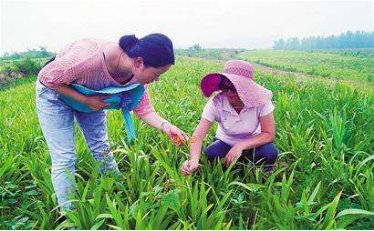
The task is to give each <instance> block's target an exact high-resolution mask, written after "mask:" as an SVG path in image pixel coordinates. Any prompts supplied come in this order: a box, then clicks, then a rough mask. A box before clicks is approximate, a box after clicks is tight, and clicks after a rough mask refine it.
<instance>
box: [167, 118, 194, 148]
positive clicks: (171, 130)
mask: <svg viewBox="0 0 374 231" xmlns="http://www.w3.org/2000/svg"><path fill="white" fill-rule="evenodd" d="M161 130H162V131H163V132H165V133H166V135H168V137H169V139H170V140H171V141H173V142H174V143H175V144H176V145H177V146H181V145H183V144H184V143H185V142H187V141H188V136H187V134H186V133H184V132H183V131H182V130H180V129H179V128H177V127H176V126H174V125H172V124H171V123H169V122H164V124H163V125H162V127H161Z"/></svg>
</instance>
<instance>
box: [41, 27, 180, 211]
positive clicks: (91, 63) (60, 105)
mask: <svg viewBox="0 0 374 231" xmlns="http://www.w3.org/2000/svg"><path fill="white" fill-rule="evenodd" d="M173 64H174V51H173V45H172V42H171V40H170V39H169V38H168V37H167V36H165V35H163V34H157V33H156V34H150V35H147V36H145V37H143V38H141V39H138V38H136V37H135V36H134V35H125V36H122V37H121V39H120V40H119V43H115V42H110V41H104V40H98V39H83V40H78V41H75V42H73V43H71V44H69V45H68V46H66V47H65V48H64V49H63V50H62V51H61V52H60V53H58V54H57V56H56V57H55V58H53V59H51V60H50V61H48V62H47V64H46V65H45V66H44V67H43V68H42V70H41V71H40V72H39V75H38V81H37V83H36V104H37V113H38V117H39V122H40V126H41V128H42V132H43V134H44V137H45V139H46V142H47V145H48V148H49V151H50V155H51V159H52V173H51V174H52V183H53V187H54V189H55V191H56V195H57V200H58V204H59V206H61V207H63V208H71V204H70V203H69V202H67V201H68V193H69V191H70V190H72V189H73V182H72V181H71V178H70V176H69V174H67V173H70V174H71V175H72V176H74V171H75V162H76V153H75V142H74V118H75V119H76V121H77V122H78V124H79V127H80V129H81V130H82V132H83V135H84V137H85V140H86V143H87V145H88V147H89V149H90V151H91V152H92V154H93V156H94V158H95V159H96V160H97V161H98V162H100V164H101V167H100V171H101V172H102V173H104V172H105V171H107V170H115V171H118V167H117V164H116V161H115V160H114V158H113V154H112V153H111V152H110V148H109V142H108V133H107V128H106V118H105V112H104V111H103V110H102V109H104V108H105V107H108V106H109V104H107V103H105V102H103V100H104V99H105V98H106V97H105V96H86V95H83V94H81V93H79V92H78V91H76V90H74V89H73V88H71V87H69V85H70V84H71V83H76V84H80V85H83V86H85V87H87V88H90V89H94V90H100V89H103V88H106V87H111V86H114V87H121V86H123V85H125V84H131V83H138V84H142V85H144V86H145V87H146V85H147V84H149V83H152V82H154V81H157V80H158V79H159V78H160V75H162V74H163V73H165V72H166V71H168V70H169V68H170V67H171V65H173ZM61 95H63V96H67V97H70V98H72V99H74V100H76V101H78V102H80V103H83V104H85V105H87V106H88V107H89V108H90V109H92V111H93V112H91V113H84V112H79V111H76V110H74V109H73V108H71V107H70V106H68V105H67V104H66V103H64V101H62V100H61ZM134 112H135V114H136V115H137V116H138V117H139V118H140V119H142V120H143V121H145V122H146V123H147V124H149V125H150V126H152V127H154V128H157V129H159V130H161V131H163V132H164V133H166V134H167V135H168V136H169V138H170V139H172V138H173V137H174V136H178V137H179V139H181V140H183V141H185V140H186V139H187V136H186V134H185V133H184V132H183V131H181V130H180V129H179V128H177V127H176V126H174V125H173V124H171V123H170V122H168V121H167V120H165V119H164V118H162V117H161V116H160V115H158V114H157V112H156V111H155V109H154V108H153V106H152V104H151V103H150V99H149V94H148V90H147V87H146V91H145V94H144V96H143V98H142V99H141V101H140V103H139V105H138V107H137V108H136V109H135V110H134Z"/></svg>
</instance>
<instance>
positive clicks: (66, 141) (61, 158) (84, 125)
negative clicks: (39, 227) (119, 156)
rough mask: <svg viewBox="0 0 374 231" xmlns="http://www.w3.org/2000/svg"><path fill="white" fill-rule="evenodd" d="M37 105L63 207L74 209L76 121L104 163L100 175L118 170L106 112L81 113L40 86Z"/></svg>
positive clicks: (58, 197)
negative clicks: (69, 200) (111, 146)
mask: <svg viewBox="0 0 374 231" xmlns="http://www.w3.org/2000/svg"><path fill="white" fill-rule="evenodd" d="M36 106H37V113H38V117H39V123H40V126H41V129H42V132H43V135H44V137H45V140H46V142H47V145H48V148H49V152H50V155H51V159H52V171H51V174H52V183H53V187H54V190H55V192H56V196H57V201H58V204H59V206H61V207H62V208H72V205H71V204H70V203H69V202H67V201H68V194H69V192H70V191H71V190H73V189H74V186H73V185H74V184H73V181H74V172H75V161H76V154H75V141H74V118H75V119H76V121H77V122H78V125H79V127H80V129H81V131H82V132H83V135H84V138H85V140H86V143H87V145H88V148H89V149H90V151H91V152H92V154H93V156H94V158H95V159H96V160H97V161H99V163H100V172H101V173H104V172H106V171H107V170H115V171H117V172H118V167H117V163H116V161H115V160H114V157H113V154H112V153H111V152H110V149H109V141H108V134H107V128H106V117H105V112H103V111H97V112H92V113H83V112H78V111H75V110H73V109H72V108H70V107H69V106H67V105H66V104H65V103H64V102H63V101H61V100H60V98H59V93H57V92H56V91H53V90H52V89H50V88H48V87H45V86H44V85H43V84H41V83H40V82H39V81H37V83H36Z"/></svg>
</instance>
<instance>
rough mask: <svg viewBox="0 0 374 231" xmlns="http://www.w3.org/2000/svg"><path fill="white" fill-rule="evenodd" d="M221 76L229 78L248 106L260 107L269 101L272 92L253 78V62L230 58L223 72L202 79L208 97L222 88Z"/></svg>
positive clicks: (202, 87) (205, 94) (203, 88)
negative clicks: (220, 85) (220, 86)
mask: <svg viewBox="0 0 374 231" xmlns="http://www.w3.org/2000/svg"><path fill="white" fill-rule="evenodd" d="M221 76H224V77H226V78H228V79H229V80H230V81H231V82H232V83H233V85H234V87H235V89H236V91H237V93H238V95H239V98H240V99H241V100H242V101H243V103H244V105H245V106H247V107H260V106H263V105H265V104H266V103H267V102H269V101H270V100H271V98H272V95H273V94H272V92H271V91H270V90H268V89H266V88H264V87H263V86H261V85H259V84H257V83H256V82H255V81H254V80H253V66H252V64H250V63H248V62H246V61H243V60H230V61H227V62H226V63H225V64H224V68H223V72H222V73H218V72H217V73H210V74H208V75H206V76H204V77H203V78H202V80H201V83H200V87H201V90H202V92H203V94H204V96H206V97H210V96H211V95H212V93H213V92H215V91H217V90H220V89H219V84H220V82H221Z"/></svg>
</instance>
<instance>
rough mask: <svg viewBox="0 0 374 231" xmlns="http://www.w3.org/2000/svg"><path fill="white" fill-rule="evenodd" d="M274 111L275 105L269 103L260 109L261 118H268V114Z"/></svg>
mask: <svg viewBox="0 0 374 231" xmlns="http://www.w3.org/2000/svg"><path fill="white" fill-rule="evenodd" d="M273 111H274V105H273V103H272V102H271V101H269V102H267V103H266V104H265V105H264V106H262V107H261V109H260V117H261V116H266V115H267V114H269V113H271V112H273Z"/></svg>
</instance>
